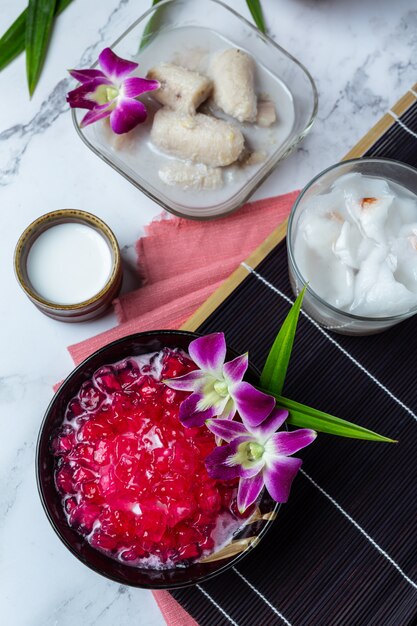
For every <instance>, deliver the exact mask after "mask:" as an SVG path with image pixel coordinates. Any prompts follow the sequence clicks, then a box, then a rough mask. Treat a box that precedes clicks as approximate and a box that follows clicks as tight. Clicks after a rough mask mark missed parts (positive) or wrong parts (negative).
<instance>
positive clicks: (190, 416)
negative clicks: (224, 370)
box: [179, 393, 216, 428]
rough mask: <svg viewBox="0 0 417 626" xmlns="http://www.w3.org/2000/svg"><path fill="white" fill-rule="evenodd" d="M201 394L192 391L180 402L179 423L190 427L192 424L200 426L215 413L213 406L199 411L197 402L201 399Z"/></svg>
mask: <svg viewBox="0 0 417 626" xmlns="http://www.w3.org/2000/svg"><path fill="white" fill-rule="evenodd" d="M202 397H203V396H202V395H201V394H199V393H192V394H191V396H189V397H188V398H186V399H185V400H184V402H182V403H181V406H180V412H179V420H180V422H181V424H183V425H184V426H187V427H188V428H192V427H193V426H202V425H203V424H204V422H205V421H206V420H208V419H210V418H212V417H214V416H215V414H216V409H215V408H214V407H209V408H208V409H206V410H205V411H199V410H198V409H197V404H198V402H199V401H200V400H201V399H202Z"/></svg>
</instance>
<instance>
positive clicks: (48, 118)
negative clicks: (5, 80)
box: [0, 0, 130, 186]
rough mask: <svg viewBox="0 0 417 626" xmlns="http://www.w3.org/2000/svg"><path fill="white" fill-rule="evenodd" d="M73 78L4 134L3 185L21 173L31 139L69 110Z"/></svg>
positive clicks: (85, 62) (90, 51)
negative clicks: (67, 100)
mask: <svg viewBox="0 0 417 626" xmlns="http://www.w3.org/2000/svg"><path fill="white" fill-rule="evenodd" d="M129 1H130V0H120V2H119V4H118V6H117V7H116V8H115V9H114V10H113V11H112V12H111V14H110V16H109V18H108V20H107V21H106V23H105V24H104V26H102V27H101V28H100V29H99V31H98V35H99V38H98V40H97V41H96V42H95V43H94V44H92V45H91V46H89V47H88V48H87V49H86V50H85V51H84V52H83V54H82V56H81V58H80V61H79V63H78V65H79V67H88V66H90V65H92V63H93V60H94V58H95V56H96V53H97V48H98V47H99V45H100V44H101V43H102V42H103V41H104V40H105V39H106V38H107V36H108V34H109V31H110V30H111V28H112V26H113V22H114V20H115V18H116V17H117V15H118V13H119V12H120V10H121V9H122V8H123V7H124V6H125V5H127V4H128V3H129ZM72 82H73V81H72V80H71V79H70V78H64V79H62V80H60V81H59V83H57V85H55V87H54V88H53V90H52V92H51V93H50V94H49V96H48V97H47V98H46V100H44V101H43V102H42V104H41V107H40V109H39V111H38V112H37V113H36V114H35V115H34V116H33V118H32V119H31V120H30V121H29V122H27V123H26V124H15V125H14V126H11V127H10V128H7V129H6V130H4V131H3V132H1V133H0V154H1V153H2V150H1V145H2V144H3V143H6V142H7V146H6V147H7V148H8V154H7V155H6V151H4V155H5V159H4V161H3V160H0V186H5V185H9V184H10V183H11V182H12V180H13V179H14V178H15V176H16V175H17V173H18V172H19V166H20V162H21V160H22V158H23V155H24V154H25V152H26V150H27V148H28V146H29V144H30V142H31V140H32V139H33V137H35V136H36V135H39V134H42V133H44V132H45V131H47V130H48V128H50V126H51V125H52V124H53V123H54V122H55V121H56V120H57V119H58V118H59V117H60V116H61V115H62V114H63V113H65V112H66V111H67V110H68V105H67V103H66V98H65V96H66V93H67V91H68V90H69V88H70V85H71V84H72Z"/></svg>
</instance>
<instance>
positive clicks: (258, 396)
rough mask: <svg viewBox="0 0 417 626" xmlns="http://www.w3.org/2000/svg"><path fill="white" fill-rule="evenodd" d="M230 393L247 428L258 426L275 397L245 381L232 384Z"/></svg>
mask: <svg viewBox="0 0 417 626" xmlns="http://www.w3.org/2000/svg"><path fill="white" fill-rule="evenodd" d="M230 395H231V396H232V398H233V399H234V401H235V402H236V407H237V410H238V413H239V415H240V417H241V418H242V422H243V423H244V424H245V426H246V427H247V429H248V430H251V428H254V427H255V426H259V424H260V423H261V422H263V421H264V419H266V417H268V415H269V414H270V413H271V411H272V409H273V408H274V406H275V398H273V397H272V396H268V395H267V394H266V393H263V392H262V391H258V389H255V387H253V386H252V385H250V384H249V383H247V382H245V381H243V382H241V383H238V384H237V385H234V386H233V387H232V388H231V389H230Z"/></svg>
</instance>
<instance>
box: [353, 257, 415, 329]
mask: <svg viewBox="0 0 417 626" xmlns="http://www.w3.org/2000/svg"><path fill="white" fill-rule="evenodd" d="M354 291H355V298H354V301H353V303H352V305H351V307H350V310H351V311H352V312H353V313H355V314H356V315H364V316H369V317H386V316H388V315H400V314H401V313H405V312H406V311H408V310H409V309H410V308H412V307H413V306H415V305H416V304H417V295H416V294H413V293H412V292H411V291H410V290H409V289H407V288H406V287H405V286H404V285H403V284H402V283H400V282H398V281H397V280H396V279H395V277H394V274H393V269H392V259H390V258H389V254H388V253H387V249H384V248H374V250H373V251H372V252H371V254H370V255H369V256H368V258H367V259H366V260H365V261H364V262H363V264H362V266H361V268H360V270H359V272H358V275H357V277H356V284H355V290H354Z"/></svg>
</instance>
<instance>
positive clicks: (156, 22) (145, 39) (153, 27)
mask: <svg viewBox="0 0 417 626" xmlns="http://www.w3.org/2000/svg"><path fill="white" fill-rule="evenodd" d="M158 2H161V0H152V6H155V4H158ZM163 8H164V7H160V8H158V9H156V10H155V11H154V12H153V13H152V15H151V17H150V18H149V22H148V23H147V24H146V26H145V28H144V30H143V33H142V39H141V40H140V46H139V50H142V48H144V47H145V46H147V45H148V43H149V41H150V40H151V39H152V37H153V35H154V34H155V33H157V32H158V30H159V27H160V25H161V18H162V12H163Z"/></svg>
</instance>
